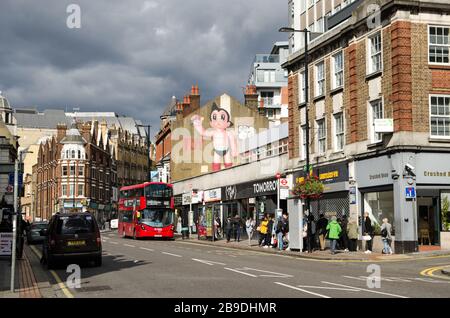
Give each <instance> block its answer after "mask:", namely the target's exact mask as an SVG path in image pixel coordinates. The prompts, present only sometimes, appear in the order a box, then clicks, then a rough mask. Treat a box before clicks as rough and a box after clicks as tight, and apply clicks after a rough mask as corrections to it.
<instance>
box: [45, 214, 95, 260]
mask: <svg viewBox="0 0 450 318" xmlns="http://www.w3.org/2000/svg"><path fill="white" fill-rule="evenodd" d="M42 234H43V235H45V236H46V238H45V240H44V244H43V259H42V261H43V262H44V263H46V264H47V267H48V268H53V267H54V266H55V263H56V262H58V261H62V260H67V261H69V260H70V261H71V262H73V261H78V260H80V261H82V260H88V261H93V262H94V263H95V266H101V265H102V240H101V237H100V230H99V227H98V224H97V221H96V220H95V217H94V216H93V215H92V214H90V213H86V212H84V213H57V214H55V215H54V216H53V217H52V219H51V220H50V223H49V227H48V230H46V229H44V230H42Z"/></svg>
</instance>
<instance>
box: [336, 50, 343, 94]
mask: <svg viewBox="0 0 450 318" xmlns="http://www.w3.org/2000/svg"><path fill="white" fill-rule="evenodd" d="M333 67H334V80H333V88H334V89H336V88H339V87H342V86H343V85H344V60H343V53H342V52H339V53H337V54H335V55H333Z"/></svg>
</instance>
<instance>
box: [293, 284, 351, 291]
mask: <svg viewBox="0 0 450 318" xmlns="http://www.w3.org/2000/svg"><path fill="white" fill-rule="evenodd" d="M298 287H302V288H313V289H329V290H342V291H352V292H357V291H359V290H356V289H353V288H340V287H323V286H302V285H298Z"/></svg>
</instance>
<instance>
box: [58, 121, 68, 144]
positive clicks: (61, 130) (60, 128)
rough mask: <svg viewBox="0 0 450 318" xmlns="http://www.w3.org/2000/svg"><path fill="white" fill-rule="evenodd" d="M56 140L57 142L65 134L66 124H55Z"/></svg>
mask: <svg viewBox="0 0 450 318" xmlns="http://www.w3.org/2000/svg"><path fill="white" fill-rule="evenodd" d="M56 131H57V133H56V141H57V142H58V143H59V142H60V141H61V140H63V138H64V137H65V136H66V132H67V126H66V124H58V125H57V126H56Z"/></svg>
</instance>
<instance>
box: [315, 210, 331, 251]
mask: <svg viewBox="0 0 450 318" xmlns="http://www.w3.org/2000/svg"><path fill="white" fill-rule="evenodd" d="M327 225H328V220H327V219H326V218H325V215H323V214H320V217H319V220H318V221H317V226H316V227H317V233H318V235H319V244H320V250H321V251H324V250H325V238H326V235H327Z"/></svg>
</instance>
